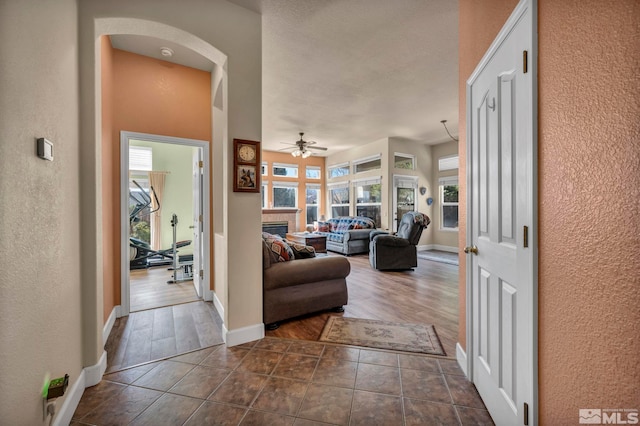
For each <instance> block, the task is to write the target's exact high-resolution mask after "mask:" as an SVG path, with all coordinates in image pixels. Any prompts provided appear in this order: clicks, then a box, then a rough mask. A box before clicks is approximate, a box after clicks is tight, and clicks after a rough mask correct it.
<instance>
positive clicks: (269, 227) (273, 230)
mask: <svg viewBox="0 0 640 426" xmlns="http://www.w3.org/2000/svg"><path fill="white" fill-rule="evenodd" d="M262 232H268V233H269V234H274V235H280V236H281V237H282V238H286V236H287V232H289V222H264V223H263V224H262Z"/></svg>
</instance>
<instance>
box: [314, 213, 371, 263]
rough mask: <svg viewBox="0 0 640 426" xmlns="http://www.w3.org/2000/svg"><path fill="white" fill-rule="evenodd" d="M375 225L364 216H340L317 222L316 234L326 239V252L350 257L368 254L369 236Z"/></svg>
mask: <svg viewBox="0 0 640 426" xmlns="http://www.w3.org/2000/svg"><path fill="white" fill-rule="evenodd" d="M375 229H376V223H375V222H374V221H373V220H372V219H370V218H368V217H364V216H340V217H335V218H331V219H329V220H328V221H326V222H318V230H317V231H316V232H315V233H316V234H320V235H324V236H326V237H327V250H331V251H335V252H338V253H342V254H344V255H351V254H357V253H368V252H369V234H370V233H371V231H374V230H375Z"/></svg>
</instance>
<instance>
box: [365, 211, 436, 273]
mask: <svg viewBox="0 0 640 426" xmlns="http://www.w3.org/2000/svg"><path fill="white" fill-rule="evenodd" d="M429 223H431V219H429V216H427V215H426V214H423V213H419V212H408V213H405V214H404V215H403V216H402V219H401V220H400V223H399V224H398V232H397V233H396V235H389V234H387V233H381V232H375V231H374V232H372V233H371V236H370V239H371V241H370V243H369V263H371V266H372V267H373V268H375V269H378V270H390V269H412V268H415V267H416V266H418V253H417V248H416V245H417V244H418V241H419V240H420V235H422V231H423V230H424V229H426V228H427V226H428V225H429Z"/></svg>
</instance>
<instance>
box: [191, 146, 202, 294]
mask: <svg viewBox="0 0 640 426" xmlns="http://www.w3.org/2000/svg"><path fill="white" fill-rule="evenodd" d="M202 157H203V155H202V148H194V149H193V185H192V186H193V225H192V226H191V228H192V229H193V286H194V287H195V290H196V293H197V294H198V297H202V294H203V289H202V280H201V279H200V270H201V269H202V256H203V246H202V243H203V241H204V238H203V235H202V232H203V223H202V220H203V205H202V195H203V194H202V183H203V182H202V178H203V167H202V164H203V163H202V161H203V158H202Z"/></svg>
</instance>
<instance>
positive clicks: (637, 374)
mask: <svg viewBox="0 0 640 426" xmlns="http://www.w3.org/2000/svg"><path fill="white" fill-rule="evenodd" d="M539 19H540V22H539V43H540V48H539V56H540V64H539V70H540V76H539V82H540V86H539V112H540V116H539V131H540V136H539V144H540V145H539V159H540V166H539V175H540V177H539V181H540V186H539V194H540V219H539V221H540V261H539V266H540V280H539V295H540V303H539V314H540V331H539V342H540V358H539V366H540V412H541V417H540V419H541V423H543V424H554V425H556V424H576V423H577V421H578V415H577V413H578V409H579V408H635V409H640V362H639V361H640V260H639V257H638V253H640V237H639V235H640V233H639V229H640V208H639V206H640V201H639V200H640V189H639V188H640V172H639V170H640V71H639V70H640V60H639V55H638V53H639V52H640V42H639V40H640V2H638V1H637V0H620V1H615V2H612V1H607V2H603V1H600V0H588V1H583V0H580V1H577V0H572V1H568V0H567V1H561V2H558V1H552V0H542V1H540V4H539Z"/></svg>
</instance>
